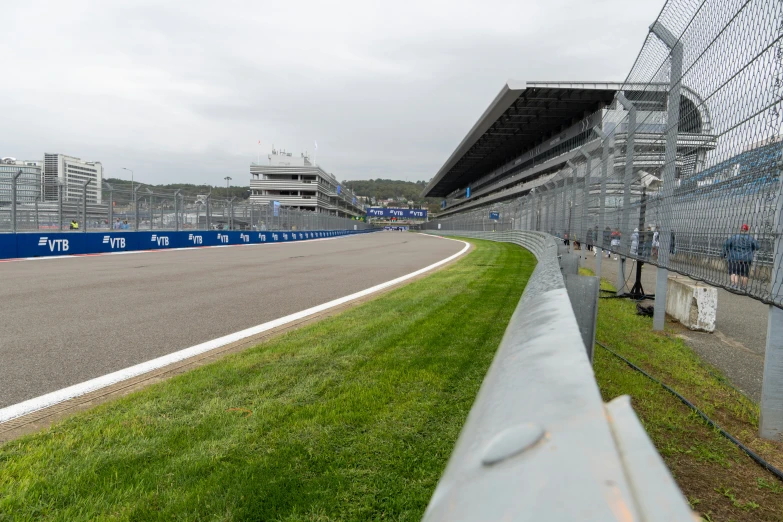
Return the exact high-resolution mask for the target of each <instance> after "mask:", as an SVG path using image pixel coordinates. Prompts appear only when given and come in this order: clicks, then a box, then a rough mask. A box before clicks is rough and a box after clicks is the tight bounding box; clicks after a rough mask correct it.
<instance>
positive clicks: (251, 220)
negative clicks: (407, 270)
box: [0, 173, 368, 233]
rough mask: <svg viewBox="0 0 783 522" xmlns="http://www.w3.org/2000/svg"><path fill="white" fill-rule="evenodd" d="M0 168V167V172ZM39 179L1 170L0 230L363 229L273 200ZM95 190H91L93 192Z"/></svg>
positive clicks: (362, 224)
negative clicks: (75, 191)
mask: <svg viewBox="0 0 783 522" xmlns="http://www.w3.org/2000/svg"><path fill="white" fill-rule="evenodd" d="M0 174H3V173H0ZM41 193H42V192H41V190H40V180H36V179H32V177H24V176H18V177H16V179H15V178H14V176H13V175H9V174H3V175H0V233H3V232H32V231H39V230H62V231H67V230H75V229H76V230H79V231H87V230H109V229H117V230H129V231H135V230H259V231H260V230H281V231H285V230H343V229H354V227H355V228H356V229H357V230H364V229H366V228H368V225H367V224H366V223H365V222H363V221H358V220H354V219H352V218H351V217H341V216H337V215H332V214H329V213H326V212H315V211H310V210H300V209H295V208H290V207H286V206H277V205H274V204H255V203H250V202H248V201H247V200H241V201H240V200H237V199H235V198H232V199H225V198H218V197H214V196H213V195H212V194H211V193H207V194H204V195H200V196H184V195H183V194H182V193H181V192H180V191H173V190H161V189H154V188H150V187H145V186H143V185H138V184H137V185H134V186H133V188H131V187H130V186H127V187H126V186H122V187H113V186H112V185H110V184H104V186H103V188H102V191H100V198H98V197H97V195H91V194H90V193H88V192H87V191H86V190H85V191H84V193H83V194H82V196H73V195H72V194H71V195H70V197H68V198H64V197H63V195H62V194H63V191H58V192H57V193H56V194H50V195H49V197H48V198H42V197H41ZM93 194H94V192H93Z"/></svg>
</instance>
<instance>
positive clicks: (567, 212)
mask: <svg viewBox="0 0 783 522" xmlns="http://www.w3.org/2000/svg"><path fill="white" fill-rule="evenodd" d="M566 164H567V165H568V166H569V167H570V168H571V176H570V177H571V197H570V201H569V198H568V195H567V194H568V191H566V197H565V198H564V200H563V203H564V204H565V209H564V212H563V215H564V216H565V217H566V219H567V221H566V222H565V233H566V234H568V251H569V252H573V251H574V248H575V247H576V245H574V229H573V224H574V207H575V206H576V178H577V175H578V172H579V171H578V170H577V165H576V163H574V162H573V161H571V160H566ZM568 177H569V176H566V178H565V180H564V181H563V188H564V189H565V183H566V181H567V180H568Z"/></svg>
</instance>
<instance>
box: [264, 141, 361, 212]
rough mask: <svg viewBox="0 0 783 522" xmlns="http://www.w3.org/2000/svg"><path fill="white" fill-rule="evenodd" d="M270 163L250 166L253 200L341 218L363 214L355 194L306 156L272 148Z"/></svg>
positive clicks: (268, 158) (269, 156)
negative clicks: (274, 202) (277, 203)
mask: <svg viewBox="0 0 783 522" xmlns="http://www.w3.org/2000/svg"><path fill="white" fill-rule="evenodd" d="M267 162H268V163H267V164H258V163H251V164H250V201H252V202H256V203H272V202H273V201H279V202H280V204H281V205H283V206H286V207H291V208H296V209H299V210H310V211H313V212H320V213H326V214H330V215H335V216H342V217H358V216H361V215H363V212H362V206H361V203H360V201H359V200H358V198H357V197H356V195H355V194H354V193H353V192H352V191H350V190H349V189H346V188H345V187H343V186H342V185H340V183H338V182H337V179H335V177H334V176H332V175H331V174H328V173H327V172H326V171H324V170H323V169H322V168H321V167H318V166H316V165H313V164H312V163H311V162H310V157H309V156H307V155H306V154H300V155H298V156H295V155H293V154H292V153H291V152H286V151H285V150H277V149H273V150H272V152H271V154H269V155H268V156H267Z"/></svg>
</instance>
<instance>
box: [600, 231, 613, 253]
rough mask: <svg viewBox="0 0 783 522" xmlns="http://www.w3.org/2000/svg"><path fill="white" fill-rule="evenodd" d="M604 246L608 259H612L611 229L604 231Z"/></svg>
mask: <svg viewBox="0 0 783 522" xmlns="http://www.w3.org/2000/svg"><path fill="white" fill-rule="evenodd" d="M602 246H603V249H604V252H606V257H612V251H611V250H612V248H611V247H612V229H611V228H609V227H606V228H605V229H604V244H603V245H602Z"/></svg>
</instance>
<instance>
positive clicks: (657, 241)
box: [652, 227, 661, 259]
mask: <svg viewBox="0 0 783 522" xmlns="http://www.w3.org/2000/svg"><path fill="white" fill-rule="evenodd" d="M660 246H661V239H660V233H659V232H658V227H655V232H653V239H652V256H653V257H654V258H655V259H658V248H660Z"/></svg>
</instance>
